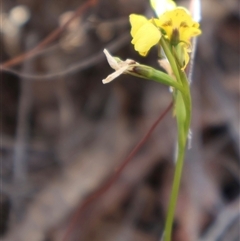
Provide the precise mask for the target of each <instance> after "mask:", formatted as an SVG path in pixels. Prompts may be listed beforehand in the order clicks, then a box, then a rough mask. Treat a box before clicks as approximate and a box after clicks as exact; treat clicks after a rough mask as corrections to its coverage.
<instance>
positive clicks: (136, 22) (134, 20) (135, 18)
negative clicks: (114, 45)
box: [129, 14, 148, 37]
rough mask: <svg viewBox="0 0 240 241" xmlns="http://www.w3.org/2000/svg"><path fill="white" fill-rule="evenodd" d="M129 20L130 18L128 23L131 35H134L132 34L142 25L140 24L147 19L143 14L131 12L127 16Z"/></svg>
mask: <svg viewBox="0 0 240 241" xmlns="http://www.w3.org/2000/svg"><path fill="white" fill-rule="evenodd" d="M129 20H130V24H131V26H132V29H131V35H132V37H134V35H135V34H136V32H137V31H138V30H139V28H141V27H142V25H144V24H145V23H147V22H148V20H147V19H146V18H145V17H144V16H142V15H137V14H131V15H130V16H129Z"/></svg>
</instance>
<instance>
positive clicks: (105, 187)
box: [62, 102, 173, 241]
mask: <svg viewBox="0 0 240 241" xmlns="http://www.w3.org/2000/svg"><path fill="white" fill-rule="evenodd" d="M172 106H173V102H171V103H170V104H169V105H168V107H167V108H166V109H165V110H164V112H163V113H161V114H160V116H159V117H158V119H157V120H156V121H155V122H154V123H153V125H152V126H151V128H150V129H149V130H148V132H147V133H146V134H145V136H144V137H143V138H142V139H141V140H140V141H139V142H138V144H137V145H136V146H135V148H134V149H133V150H132V151H131V152H130V154H129V155H128V156H127V157H126V159H125V160H124V161H123V162H122V164H121V165H120V166H119V167H118V168H117V169H116V171H115V172H114V174H113V175H112V176H111V177H110V179H109V180H108V181H107V182H106V183H105V184H103V185H102V186H101V187H99V189H97V190H96V191H95V192H94V193H93V194H92V195H90V196H89V197H88V198H87V199H86V200H85V201H84V202H83V203H82V204H81V205H80V206H79V208H78V209H77V210H76V212H75V215H74V216H73V218H72V220H71V222H70V224H69V226H68V228H67V231H66V233H65V234H64V237H63V240H62V241H67V240H68V237H69V235H70V233H71V232H72V230H73V229H74V227H75V224H76V223H77V221H78V219H79V218H80V216H81V214H82V212H83V211H84V209H85V208H86V207H87V206H88V205H89V204H91V203H92V202H94V201H95V200H96V199H97V198H100V197H101V196H102V195H103V194H104V193H105V192H106V191H107V190H108V189H109V188H110V187H111V186H112V184H113V183H114V182H115V181H116V180H117V179H118V177H119V176H120V174H121V173H122V171H123V170H124V168H125V167H126V166H127V164H128V163H129V162H130V161H131V160H132V158H133V157H134V156H135V155H136V154H137V152H138V151H139V150H140V149H141V148H142V146H143V145H144V144H145V142H146V141H147V140H148V138H149V137H150V136H151V134H152V133H153V131H154V130H155V128H156V127H157V125H158V124H159V122H160V121H161V120H162V119H163V118H164V117H165V116H166V114H167V113H168V112H169V111H170V109H171V108H172Z"/></svg>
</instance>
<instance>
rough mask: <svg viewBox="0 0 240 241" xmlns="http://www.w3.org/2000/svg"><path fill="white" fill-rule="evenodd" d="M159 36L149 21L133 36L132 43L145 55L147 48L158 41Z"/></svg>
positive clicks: (158, 32)
mask: <svg viewBox="0 0 240 241" xmlns="http://www.w3.org/2000/svg"><path fill="white" fill-rule="evenodd" d="M160 38H161V34H160V31H159V30H158V29H157V28H156V27H155V26H154V25H153V24H152V23H151V22H150V21H148V22H146V23H145V24H144V25H142V26H141V27H140V28H139V29H138V31H137V32H136V33H135V35H134V36H133V40H132V44H134V48H135V50H136V51H138V52H139V53H140V54H141V55H143V56H146V55H147V53H148V51H149V49H150V48H151V47H152V46H154V45H155V44H157V43H158V41H159V40H160Z"/></svg>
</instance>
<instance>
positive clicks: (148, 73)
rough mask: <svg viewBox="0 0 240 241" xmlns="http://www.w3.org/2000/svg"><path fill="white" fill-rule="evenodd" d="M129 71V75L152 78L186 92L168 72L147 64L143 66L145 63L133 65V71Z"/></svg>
mask: <svg viewBox="0 0 240 241" xmlns="http://www.w3.org/2000/svg"><path fill="white" fill-rule="evenodd" d="M129 73H130V74H131V75H134V76H137V77H140V78H144V79H150V80H154V81H156V82H158V83H161V84H164V85H167V86H171V87H174V88H176V89H177V90H179V91H181V92H182V93H184V94H186V93H185V92H186V91H185V89H184V88H183V86H182V84H179V83H178V82H177V81H176V80H175V79H173V78H172V77H170V76H169V75H168V74H165V73H164V72H162V71H159V70H156V69H154V68H151V67H149V66H145V65H139V66H136V67H134V69H133V71H132V72H129Z"/></svg>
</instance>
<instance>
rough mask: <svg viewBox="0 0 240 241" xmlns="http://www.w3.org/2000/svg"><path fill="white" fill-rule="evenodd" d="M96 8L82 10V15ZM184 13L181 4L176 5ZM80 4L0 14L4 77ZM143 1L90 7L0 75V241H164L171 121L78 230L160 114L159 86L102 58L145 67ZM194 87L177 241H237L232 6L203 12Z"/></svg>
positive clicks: (239, 181) (205, 5) (13, 0)
mask: <svg viewBox="0 0 240 241" xmlns="http://www.w3.org/2000/svg"><path fill="white" fill-rule="evenodd" d="M89 2H90V1H89ZM177 2H178V3H179V4H181V5H183V6H189V1H177ZM83 4H88V0H78V1H76V0H61V1H54V0H41V1H40V0H35V1H32V0H3V1H1V26H0V44H1V63H4V62H6V61H8V60H10V59H13V58H14V57H16V56H18V55H19V54H21V53H26V52H27V51H29V50H31V49H33V48H34V47H35V46H37V44H38V43H40V42H41V41H42V40H43V39H44V38H45V37H46V36H48V35H49V34H50V33H52V32H53V31H54V30H55V29H56V28H58V27H60V26H63V24H64V23H66V21H67V20H69V18H71V17H72V16H73V14H74V11H76V10H77V9H79V7H80V6H82V5H83ZM131 13H141V14H144V15H146V16H148V17H152V16H154V13H153V11H152V10H151V8H150V5H149V1H147V0H131V1H128V0H115V1H110V0H98V1H95V4H93V5H91V6H89V5H87V7H86V8H84V10H83V11H81V12H80V14H78V16H77V17H75V18H74V20H73V21H72V22H71V24H70V25H68V27H67V28H66V29H65V30H64V31H62V33H61V34H60V35H59V36H58V37H57V38H55V39H52V40H50V41H49V42H48V44H43V45H42V48H41V49H40V51H38V53H37V54H35V55H34V57H32V58H28V59H25V60H24V61H22V62H21V63H18V64H15V65H14V64H13V63H10V64H9V65H8V66H6V68H8V71H2V72H1V99H0V101H1V145H0V147H1V149H0V150H1V170H0V171H1V185H0V188H1V196H0V212H1V214H0V215H1V218H0V235H1V240H4V241H28V240H29V241H58V240H62V239H63V236H64V234H66V231H67V230H69V225H70V226H71V231H70V232H69V235H68V236H67V239H66V240H69V241H75V240H76V241H77V240H83V241H110V240H115V241H127V240H129V241H130V240H131V241H159V240H160V239H161V235H162V232H163V226H164V219H165V215H166V210H167V205H168V198H169V194H170V191H171V184H172V179H173V171H174V164H173V160H174V151H175V145H176V123H175V120H174V119H173V117H172V113H171V111H170V112H169V113H168V115H167V116H166V117H165V118H164V120H163V121H161V123H160V124H159V125H158V127H157V129H156V130H155V132H154V134H153V135H152V136H151V137H150V139H149V140H148V141H147V142H146V143H145V145H144V147H143V148H141V150H140V151H139V152H138V154H137V155H136V156H135V157H134V158H133V160H132V161H131V162H130V163H129V165H127V166H126V167H125V169H124V170H123V172H122V173H121V176H120V177H119V178H118V179H117V180H116V181H115V182H114V184H113V185H112V186H111V188H110V189H109V190H108V191H107V192H105V193H104V194H103V195H101V196H100V197H98V198H97V199H96V200H95V201H94V202H92V203H91V204H89V205H88V206H87V207H85V208H84V209H83V211H82V212H81V215H78V216H79V217H78V218H74V214H76V213H77V212H78V211H77V210H79V207H81V205H82V203H83V202H84V200H86V198H87V197H88V196H89V195H90V194H92V193H93V192H94V191H95V190H97V188H99V187H100V186H101V185H103V184H104V183H105V182H106V181H107V180H108V178H109V177H110V176H112V175H113V174H114V173H115V170H116V169H117V168H118V167H119V165H120V164H121V163H122V162H123V160H124V158H126V156H127V155H128V154H129V152H130V151H131V150H132V149H133V148H134V146H135V145H136V143H137V142H138V141H139V140H140V139H141V138H142V137H143V136H144V134H145V133H146V132H147V131H148V129H149V128H150V126H151V125H152V123H153V122H154V121H155V120H156V119H157V118H158V116H159V115H160V114H161V113H162V112H163V111H164V110H165V109H166V108H167V106H168V105H169V103H170V102H171V95H170V93H169V90H168V88H167V87H165V86H162V85H160V84H157V83H154V82H151V81H147V80H142V79H137V78H134V77H132V76H126V75H122V76H120V77H119V78H118V79H117V80H115V81H114V82H112V83H110V84H108V85H103V84H102V79H104V78H105V77H106V76H107V75H108V74H110V73H112V72H113V70H112V69H111V68H110V67H109V65H108V63H107V61H106V59H105V56H104V55H103V53H102V51H103V49H104V48H107V49H108V50H109V51H110V52H111V53H112V54H113V55H115V56H119V57H121V58H122V59H126V58H131V59H134V60H136V61H138V62H141V63H143V64H147V65H151V66H154V67H156V68H158V63H157V51H156V49H154V48H153V49H152V50H151V51H150V53H149V54H148V56H147V57H146V58H143V57H140V56H139V55H138V54H137V52H135V51H134V49H133V46H132V45H131V43H130V41H131V40H130V39H131V38H130V34H129V30H130V26H129V21H128V16H129V14H131ZM201 28H202V32H203V34H202V35H201V36H200V37H199V38H198V46H197V51H196V59H195V66H194V73H193V81H192V97H193V118H192V128H191V129H192V143H191V145H192V148H191V149H189V150H188V152H187V155H186V158H185V160H186V161H185V166H184V174H183V179H182V186H181V190H180V194H179V200H178V206H177V210H176V217H175V221H174V230H173V241H237V240H239V237H240V235H239V225H240V219H239V218H240V207H239V193H240V176H239V171H240V163H239V160H240V158H239V157H240V148H239V147H240V146H239V135H240V130H239V116H240V115H239V112H240V108H239V97H240V83H239V66H240V65H239V64H240V63H239V60H240V58H239V56H240V45H239V41H240V40H239V37H240V15H239V1H238V0H212V1H208V0H202V21H201Z"/></svg>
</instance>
